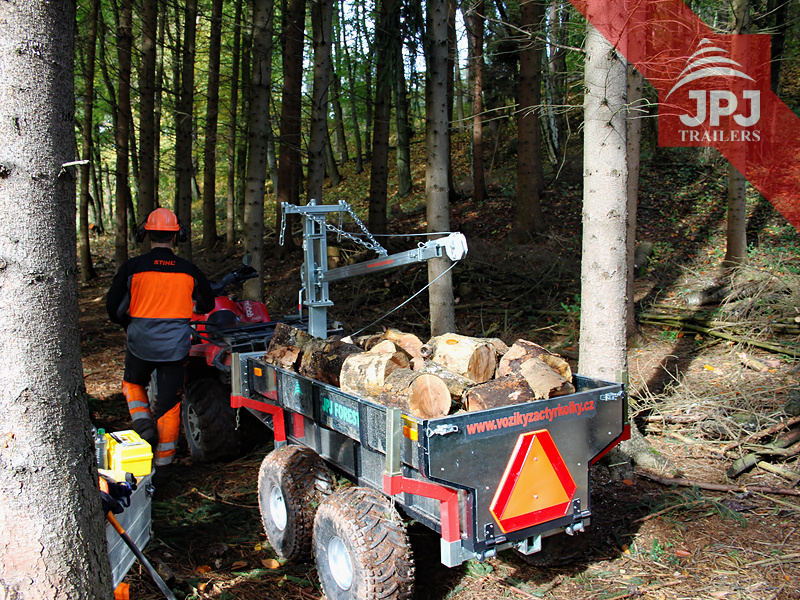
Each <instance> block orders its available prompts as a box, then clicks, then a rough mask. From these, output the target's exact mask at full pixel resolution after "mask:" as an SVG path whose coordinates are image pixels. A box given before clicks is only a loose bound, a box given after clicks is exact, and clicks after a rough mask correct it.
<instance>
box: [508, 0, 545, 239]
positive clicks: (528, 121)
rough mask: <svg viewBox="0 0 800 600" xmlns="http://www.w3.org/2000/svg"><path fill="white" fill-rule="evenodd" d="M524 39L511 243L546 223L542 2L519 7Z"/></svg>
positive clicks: (525, 0)
mask: <svg viewBox="0 0 800 600" xmlns="http://www.w3.org/2000/svg"><path fill="white" fill-rule="evenodd" d="M520 9H521V17H522V29H523V31H524V32H525V34H526V35H525V37H524V39H523V41H522V44H523V46H522V49H521V52H520V58H519V111H518V117H517V123H518V124H517V136H518V140H519V141H518V146H517V148H518V149H517V200H516V214H515V218H514V230H513V237H514V240H515V241H516V242H517V243H519V244H524V243H526V242H528V241H530V239H531V236H532V235H533V234H535V233H539V232H542V231H544V229H545V222H544V217H543V216H542V208H541V204H540V202H539V197H540V194H541V192H542V190H543V188H544V174H543V172H542V134H541V123H540V122H539V105H540V104H541V103H542V45H541V43H540V42H539V41H538V33H539V32H540V31H541V25H542V18H543V17H544V5H543V4H542V2H541V0H523V2H522V3H521V4H520Z"/></svg>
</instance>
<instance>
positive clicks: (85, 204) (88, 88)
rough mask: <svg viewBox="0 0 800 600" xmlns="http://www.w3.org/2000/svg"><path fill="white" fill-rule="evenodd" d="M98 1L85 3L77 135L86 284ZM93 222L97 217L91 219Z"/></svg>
mask: <svg viewBox="0 0 800 600" xmlns="http://www.w3.org/2000/svg"><path fill="white" fill-rule="evenodd" d="M99 6H100V0H92V1H91V4H90V5H89V18H88V20H87V23H86V25H87V32H86V71H85V73H84V81H85V83H84V85H85V88H84V91H83V128H82V130H81V138H82V142H83V147H82V149H81V159H82V160H83V161H84V163H83V164H82V165H81V200H80V214H79V220H80V237H79V239H78V244H79V247H80V258H81V281H83V282H84V283H86V282H87V281H90V280H92V279H94V278H95V277H97V273H96V272H95V270H94V265H93V264H92V250H91V246H90V244H89V204H90V203H91V196H90V194H89V180H90V179H91V175H90V173H91V162H92V154H93V152H92V129H93V128H92V116H93V114H94V58H95V47H96V43H97V13H98V10H99ZM95 222H97V219H96V218H95Z"/></svg>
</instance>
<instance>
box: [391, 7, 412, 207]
mask: <svg viewBox="0 0 800 600" xmlns="http://www.w3.org/2000/svg"><path fill="white" fill-rule="evenodd" d="M395 12H396V15H397V16H396V23H395V27H394V31H396V32H397V35H395V36H393V39H392V46H393V48H392V56H393V71H394V75H393V77H392V80H393V81H394V106H395V108H394V120H395V129H396V131H397V152H396V161H397V195H398V196H399V197H401V198H404V197H406V196H408V195H409V194H410V193H411V187H412V182H411V126H410V125H409V123H408V98H407V90H406V73H405V64H404V63H405V61H404V60H403V40H402V37H401V36H400V35H399V34H400V11H395Z"/></svg>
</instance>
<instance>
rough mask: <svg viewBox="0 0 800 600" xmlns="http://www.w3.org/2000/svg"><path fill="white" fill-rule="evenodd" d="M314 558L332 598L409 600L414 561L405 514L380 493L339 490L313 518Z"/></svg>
mask: <svg viewBox="0 0 800 600" xmlns="http://www.w3.org/2000/svg"><path fill="white" fill-rule="evenodd" d="M314 556H315V559H316V563H317V573H318V574H319V580H320V584H321V585H322V591H323V592H324V593H325V597H326V598H327V600H357V599H358V600H377V599H379V598H380V599H381V600H408V599H410V598H412V597H413V595H414V560H413V557H412V555H411V547H410V546H409V541H408V534H407V533H406V529H405V526H404V525H403V522H402V521H401V520H400V516H399V515H398V513H397V511H396V510H395V509H394V507H393V506H392V505H391V504H390V503H389V501H388V500H387V499H386V498H385V497H384V496H383V495H381V494H379V493H378V492H376V491H374V490H371V489H368V488H362V487H352V488H347V489H345V490H342V491H339V492H336V493H334V494H332V495H331V496H329V497H328V499H327V500H325V502H323V503H322V505H321V506H320V507H319V510H318V511H317V516H316V518H315V519H314Z"/></svg>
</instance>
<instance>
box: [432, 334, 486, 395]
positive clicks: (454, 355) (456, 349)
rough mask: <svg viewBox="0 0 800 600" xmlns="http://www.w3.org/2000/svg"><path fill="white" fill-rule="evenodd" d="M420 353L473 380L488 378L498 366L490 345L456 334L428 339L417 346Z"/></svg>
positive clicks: (479, 380) (481, 381)
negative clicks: (419, 346)
mask: <svg viewBox="0 0 800 600" xmlns="http://www.w3.org/2000/svg"><path fill="white" fill-rule="evenodd" d="M420 354H421V355H422V357H423V358H429V359H430V360H432V361H433V362H435V363H438V364H440V365H442V366H443V367H446V368H448V369H450V370H451V371H453V372H455V373H458V374H459V375H463V376H464V377H466V378H467V379H469V380H471V381H474V382H475V383H483V382H484V381H488V380H490V379H491V378H492V377H493V376H494V372H495V369H496V367H497V358H496V357H497V351H496V350H495V348H494V346H493V345H492V344H490V343H487V342H486V340H480V339H477V338H471V337H466V336H463V335H458V334H455V333H446V334H444V335H439V336H436V337H434V338H431V339H430V340H429V341H428V343H427V344H425V345H424V346H422V347H421V348H420Z"/></svg>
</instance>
